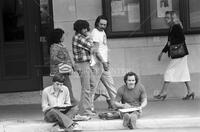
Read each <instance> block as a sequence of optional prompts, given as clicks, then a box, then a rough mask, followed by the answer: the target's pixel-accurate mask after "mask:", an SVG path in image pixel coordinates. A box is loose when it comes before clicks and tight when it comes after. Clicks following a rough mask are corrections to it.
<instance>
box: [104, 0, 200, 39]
mask: <svg viewBox="0 0 200 132" xmlns="http://www.w3.org/2000/svg"><path fill="white" fill-rule="evenodd" d="M199 7H200V1H199V0H103V14H104V15H105V16H106V17H107V18H108V29H107V34H108V37H135V36H150V35H151V36H154V35H166V34H167V31H168V30H167V29H168V26H167V25H166V23H165V21H164V15H165V12H166V11H168V10H175V11H177V13H178V15H179V16H180V19H181V21H182V22H183V25H184V31H185V33H200V17H199V16H200V8H199Z"/></svg>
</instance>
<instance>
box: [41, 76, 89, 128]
mask: <svg viewBox="0 0 200 132" xmlns="http://www.w3.org/2000/svg"><path fill="white" fill-rule="evenodd" d="M64 79H65V77H64V76H63V75H62V74H55V75H54V77H53V80H52V81H53V84H52V85H51V86H49V87H46V88H44V90H43V92H42V111H43V112H44V119H45V121H47V122H55V123H56V124H58V125H59V126H60V128H62V129H66V130H72V129H75V128H77V125H78V124H77V123H76V122H74V121H73V119H74V117H75V115H76V114H77V112H78V107H77V106H72V105H71V102H70V95H69V91H68V88H67V87H66V86H64V85H63V82H64ZM79 117H80V115H79ZM85 118H86V117H85Z"/></svg>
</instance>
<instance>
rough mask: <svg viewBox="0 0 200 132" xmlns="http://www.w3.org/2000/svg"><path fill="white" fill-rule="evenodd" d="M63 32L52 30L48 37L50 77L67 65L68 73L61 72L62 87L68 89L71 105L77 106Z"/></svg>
mask: <svg viewBox="0 0 200 132" xmlns="http://www.w3.org/2000/svg"><path fill="white" fill-rule="evenodd" d="M64 33H65V32H64V31H63V30H62V29H60V28H57V29H54V30H53V31H52V32H51V33H50V36H49V44H50V76H53V75H55V74H56V73H61V71H60V70H59V67H60V66H61V65H64V64H67V66H69V71H67V72H62V73H61V74H63V75H64V76H65V81H64V85H65V86H67V87H68V89H69V92H70V100H71V103H72V105H75V104H77V100H76V99H75V98H74V95H73V92H72V85H71V81H70V78H69V75H70V74H71V73H72V71H73V69H72V67H73V64H72V61H71V58H70V56H69V53H68V50H67V49H66V47H65V46H64V45H63V44H62V43H63V41H64V37H65V35H64Z"/></svg>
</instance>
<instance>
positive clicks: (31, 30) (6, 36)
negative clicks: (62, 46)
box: [0, 0, 42, 92]
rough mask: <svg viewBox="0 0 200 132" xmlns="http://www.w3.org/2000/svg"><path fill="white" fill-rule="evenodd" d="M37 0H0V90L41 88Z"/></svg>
mask: <svg viewBox="0 0 200 132" xmlns="http://www.w3.org/2000/svg"><path fill="white" fill-rule="evenodd" d="M39 15H40V7H39V0H0V92H17V91H33V90H39V89H41V86H42V85H41V84H42V79H41V77H40V75H39V74H38V71H37V69H36V68H35V65H39V64H40V58H41V57H40V56H41V54H40V47H39V44H40V43H39V31H38V29H39V28H38V25H39V22H40V16H39Z"/></svg>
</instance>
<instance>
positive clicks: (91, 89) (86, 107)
mask: <svg viewBox="0 0 200 132" xmlns="http://www.w3.org/2000/svg"><path fill="white" fill-rule="evenodd" d="M75 70H76V71H77V72H78V74H79V77H80V81H81V86H82V89H81V99H80V102H79V113H80V114H81V115H82V114H88V113H90V112H91V111H92V106H93V96H94V94H95V78H94V76H93V73H92V69H91V68H90V63H89V62H80V63H76V64H75Z"/></svg>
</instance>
